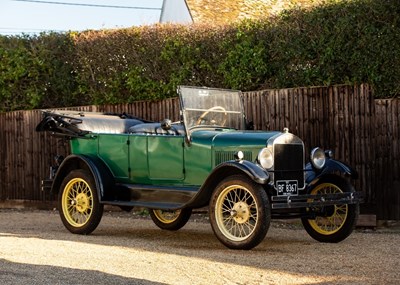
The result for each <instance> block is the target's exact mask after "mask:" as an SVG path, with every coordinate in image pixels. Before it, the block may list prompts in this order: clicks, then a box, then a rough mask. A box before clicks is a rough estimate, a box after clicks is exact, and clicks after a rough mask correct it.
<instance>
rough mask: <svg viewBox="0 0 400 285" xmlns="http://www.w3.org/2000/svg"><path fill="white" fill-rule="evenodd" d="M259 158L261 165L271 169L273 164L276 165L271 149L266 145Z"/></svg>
mask: <svg viewBox="0 0 400 285" xmlns="http://www.w3.org/2000/svg"><path fill="white" fill-rule="evenodd" d="M257 159H258V162H259V163H260V164H261V166H262V167H264V168H265V169H270V168H272V166H274V157H273V155H272V153H271V151H270V150H269V149H268V148H266V147H265V148H263V149H262V150H261V151H260V152H259V153H258V158H257Z"/></svg>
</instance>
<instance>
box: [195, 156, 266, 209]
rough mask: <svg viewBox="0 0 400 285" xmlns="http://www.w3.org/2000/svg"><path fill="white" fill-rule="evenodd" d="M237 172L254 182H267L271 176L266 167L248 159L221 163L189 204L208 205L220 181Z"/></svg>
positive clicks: (196, 205)
mask: <svg viewBox="0 0 400 285" xmlns="http://www.w3.org/2000/svg"><path fill="white" fill-rule="evenodd" d="M237 174H244V175H246V176H248V177H249V178H250V179H252V180H253V181H254V182H256V183H258V184H263V185H264V184H267V183H268V182H269V178H270V177H269V174H268V172H267V171H266V170H265V169H263V168H262V167H260V166H259V165H257V164H254V163H252V162H250V161H247V160H242V161H227V162H224V163H221V164H219V165H218V166H217V167H216V168H214V170H213V171H212V172H211V173H210V175H209V176H208V177H207V179H206V181H205V182H204V183H203V185H202V186H201V188H200V190H199V192H198V193H197V195H196V196H195V197H194V198H193V201H191V202H189V204H188V206H189V207H192V208H197V207H204V206H206V205H207V204H208V202H209V200H210V197H211V195H212V193H213V191H214V189H215V188H216V187H217V185H218V183H220V182H221V181H222V180H223V179H224V178H225V177H228V176H231V175H237Z"/></svg>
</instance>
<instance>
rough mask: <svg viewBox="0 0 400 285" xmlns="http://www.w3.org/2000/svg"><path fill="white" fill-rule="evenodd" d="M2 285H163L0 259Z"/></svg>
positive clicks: (94, 272)
mask: <svg viewBox="0 0 400 285" xmlns="http://www.w3.org/2000/svg"><path fill="white" fill-rule="evenodd" d="M0 280H1V284H4V285H7V284H20V285H24V284H27V285H28V284H29V285H31V284H35V285H47V284H63V285H68V284H71V285H76V284H119V285H124V284H138V285H163V284H165V283H159V282H154V281H149V280H144V279H137V278H127V277H122V276H119V275H113V274H108V273H104V272H100V271H97V270H82V269H74V268H66V267H58V266H52V265H34V264H26V263H16V262H11V261H9V260H6V259H0Z"/></svg>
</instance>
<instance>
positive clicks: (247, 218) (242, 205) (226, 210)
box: [216, 185, 258, 241]
mask: <svg viewBox="0 0 400 285" xmlns="http://www.w3.org/2000/svg"><path fill="white" fill-rule="evenodd" d="M257 208H258V206H257V203H256V201H255V199H254V197H253V195H252V194H251V193H250V192H249V190H247V189H246V188H244V187H242V186H240V185H231V186H229V187H227V188H225V189H224V190H223V191H222V192H221V194H220V195H219V196H218V198H217V202H216V209H217V211H216V221H217V224H218V227H219V228H220V230H221V232H222V234H223V235H224V236H226V237H227V238H229V239H230V240H233V241H243V240H245V239H246V238H248V237H249V236H250V235H251V234H252V233H253V232H254V230H255V228H256V226H257V222H258V210H257Z"/></svg>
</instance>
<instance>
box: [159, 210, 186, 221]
mask: <svg viewBox="0 0 400 285" xmlns="http://www.w3.org/2000/svg"><path fill="white" fill-rule="evenodd" d="M153 212H154V215H155V216H156V217H157V219H158V220H159V221H161V222H163V223H165V224H170V223H173V222H174V221H176V219H178V218H179V215H180V213H181V210H175V211H170V210H169V211H168V210H153Z"/></svg>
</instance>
